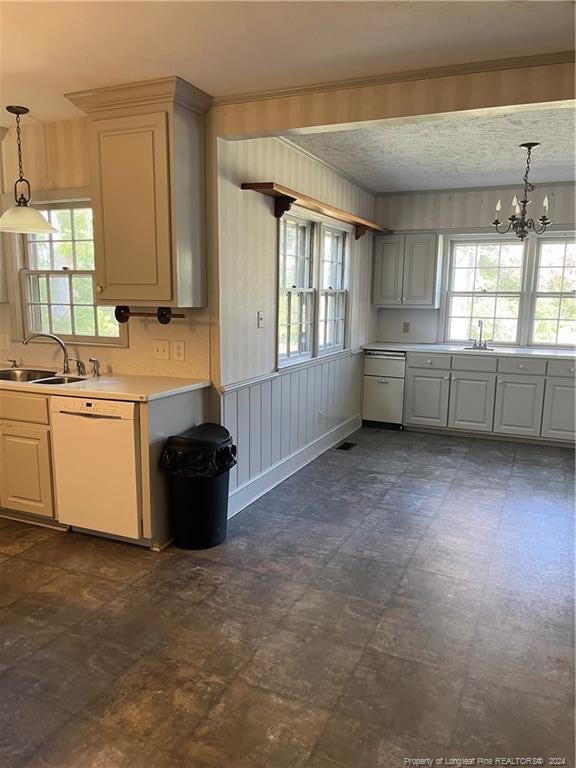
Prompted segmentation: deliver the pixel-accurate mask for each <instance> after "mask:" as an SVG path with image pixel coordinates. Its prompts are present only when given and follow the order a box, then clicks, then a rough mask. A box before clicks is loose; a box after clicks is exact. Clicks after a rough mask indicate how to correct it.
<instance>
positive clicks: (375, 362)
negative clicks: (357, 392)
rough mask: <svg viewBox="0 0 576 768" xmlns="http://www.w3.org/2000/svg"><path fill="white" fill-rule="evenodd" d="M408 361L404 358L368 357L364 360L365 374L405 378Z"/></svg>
mask: <svg viewBox="0 0 576 768" xmlns="http://www.w3.org/2000/svg"><path fill="white" fill-rule="evenodd" d="M405 366H406V361H405V360H404V358H396V359H392V358H386V357H366V358H365V360H364V375H365V376H394V377H396V378H401V379H403V378H404V369H405Z"/></svg>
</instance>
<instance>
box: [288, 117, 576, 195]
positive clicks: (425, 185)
mask: <svg viewBox="0 0 576 768" xmlns="http://www.w3.org/2000/svg"><path fill="white" fill-rule="evenodd" d="M575 136H576V133H575V111H574V108H573V107H565V108H550V109H535V110H526V111H521V110H518V109H514V110H512V111H510V112H508V113H505V112H502V110H492V111H488V110H483V111H482V113H480V114H478V113H475V112H461V113H457V114H454V113H453V114H450V115H447V116H435V117H432V118H418V119H416V120H407V119H402V120H388V121H385V122H382V123H379V124H373V123H372V124H370V125H367V126H366V127H363V128H359V129H357V130H350V131H335V132H331V133H313V134H305V135H303V134H299V135H297V136H290V141H292V142H293V143H294V144H297V145H298V146H299V147H301V148H302V149H305V150H306V151H307V152H310V153H311V154H313V155H315V156H316V157H318V158H320V159H321V160H323V161H324V162H326V163H328V164H329V165H331V166H333V167H334V168H337V169H338V170H339V171H341V172H342V173H344V174H345V175H346V176H348V177H349V178H351V179H353V180H355V181H357V182H358V183H360V184H361V185H362V186H364V187H366V188H367V189H369V190H372V191H373V192H399V191H413V190H425V189H458V188H462V187H491V186H500V185H502V186H503V185H508V184H516V183H518V182H519V181H520V180H521V178H522V175H523V173H524V166H525V162H526V153H525V150H523V149H518V144H520V143H522V142H525V141H539V142H540V143H541V146H540V147H537V148H536V149H535V150H533V154H532V171H531V174H530V179H531V180H532V181H535V182H543V181H573V180H574V178H575V169H574V165H575Z"/></svg>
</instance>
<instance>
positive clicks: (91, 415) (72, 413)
mask: <svg viewBox="0 0 576 768" xmlns="http://www.w3.org/2000/svg"><path fill="white" fill-rule="evenodd" d="M58 413H63V414H65V415H66V416H81V417H82V418H84V419H110V420H114V421H122V416H108V415H107V414H105V413H79V412H78V411H58Z"/></svg>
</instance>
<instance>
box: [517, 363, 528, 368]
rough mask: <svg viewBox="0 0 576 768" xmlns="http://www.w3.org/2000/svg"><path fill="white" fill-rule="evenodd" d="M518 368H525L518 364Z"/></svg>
mask: <svg viewBox="0 0 576 768" xmlns="http://www.w3.org/2000/svg"><path fill="white" fill-rule="evenodd" d="M518 368H526V366H525V365H520V363H518Z"/></svg>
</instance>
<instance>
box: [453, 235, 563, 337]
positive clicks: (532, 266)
mask: <svg viewBox="0 0 576 768" xmlns="http://www.w3.org/2000/svg"><path fill="white" fill-rule="evenodd" d="M445 235H446V236H445V241H444V254H443V255H444V259H443V261H444V267H443V272H442V299H441V303H440V317H439V321H438V323H439V324H438V328H439V333H438V335H439V336H440V337H441V342H442V343H445V344H454V345H458V344H460V342H459V341H451V340H450V339H449V333H448V324H449V296H450V290H449V288H450V274H451V264H452V245H453V243H458V242H495V241H496V240H498V241H499V242H500V241H506V240H507V241H509V242H518V238H517V237H516V236H515V235H514V234H506V235H499V236H497V237H495V236H494V233H493V232H488V231H482V232H478V231H468V232H458V233H445ZM567 239H576V231H575V230H572V229H565V228H559V229H554V228H552V229H549V230H548V231H547V232H545V233H543V234H541V235H536V234H533V233H532V234H530V235H529V236H528V237H527V238H526V240H524V267H523V275H522V281H521V286H522V287H521V292H520V305H519V314H518V334H517V341H516V343H514V344H513V343H511V342H497V341H494V342H493V344H492V345H493V346H494V348H495V349H498V347H530V348H534V349H540V348H545V349H574V348H575V345H573V344H544V343H540V342H538V343H533V342H532V341H531V339H532V327H533V323H534V311H535V306H536V287H537V286H536V281H537V277H538V270H537V260H538V251H539V247H540V246H539V244H540V242H542V241H546V240H567Z"/></svg>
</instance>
